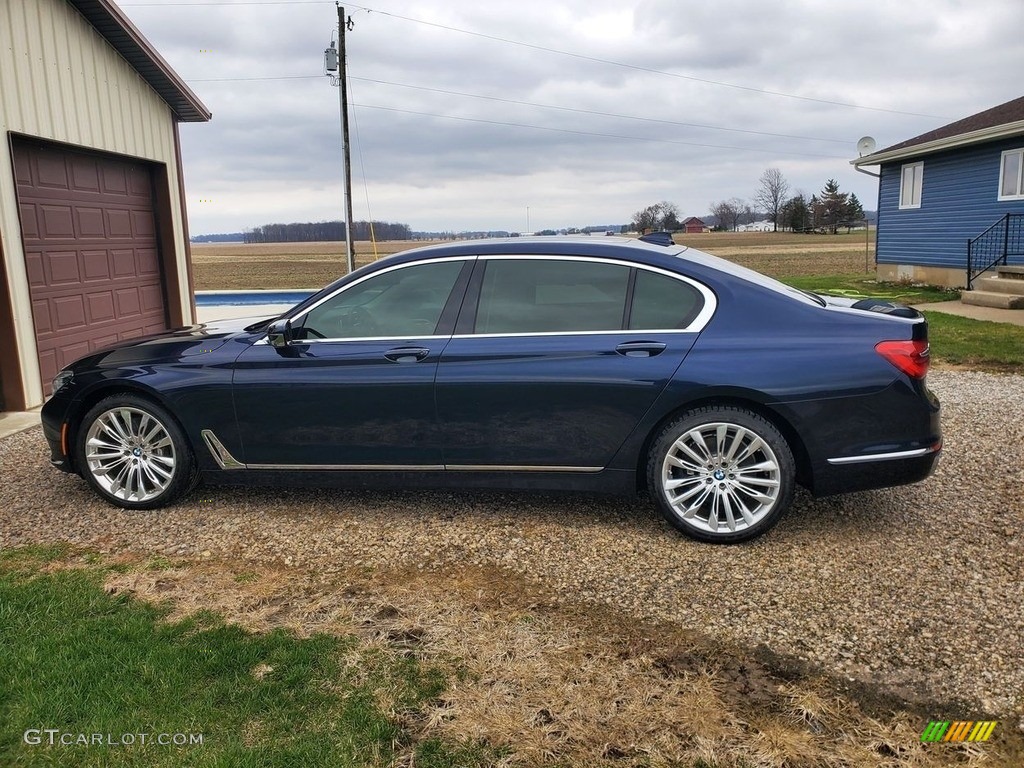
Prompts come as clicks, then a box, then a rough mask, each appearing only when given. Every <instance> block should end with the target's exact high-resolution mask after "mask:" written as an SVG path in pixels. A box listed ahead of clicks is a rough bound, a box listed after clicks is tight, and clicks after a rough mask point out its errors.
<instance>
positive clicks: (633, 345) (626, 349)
mask: <svg viewBox="0 0 1024 768" xmlns="http://www.w3.org/2000/svg"><path fill="white" fill-rule="evenodd" d="M667 346H668V345H667V344H662V343H661V342H660V341H627V342H624V343H622V344H619V346H617V347H616V348H615V351H616V352H618V353H619V354H620V355H623V356H624V357H654V356H655V355H660V354H661V353H662V352H664V351H665V347H667Z"/></svg>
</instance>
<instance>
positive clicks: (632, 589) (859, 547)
mask: <svg viewBox="0 0 1024 768" xmlns="http://www.w3.org/2000/svg"><path fill="white" fill-rule="evenodd" d="M929 383H930V386H931V387H932V388H933V389H934V390H935V391H936V393H937V394H938V395H939V397H940V399H941V400H942V405H943V431H944V435H945V441H946V442H945V451H944V453H943V457H942V460H941V462H940V464H939V467H938V469H937V471H936V473H935V474H934V476H933V477H931V478H929V479H928V480H927V481H925V482H923V483H919V484H916V485H912V486H904V487H901V488H893V489H886V490H880V491H869V492H865V493H858V494H850V495H846V496H837V497H831V498H825V499H813V498H811V497H810V496H809V495H808V494H805V493H798V495H797V497H796V500H795V503H794V506H793V508H792V509H791V511H790V512H789V514H788V515H787V516H786V517H785V518H784V519H783V520H782V521H781V522H780V523H779V525H778V526H777V527H776V528H775V529H774V530H773V531H772V532H770V533H769V534H768V535H766V536H765V537H762V538H761V539H758V540H756V541H755V542H752V543H750V544H746V545H740V546H732V547H719V546H711V545H707V544H700V543H697V542H693V541H690V540H689V539H686V538H684V537H682V536H681V535H679V534H678V533H676V532H675V531H674V529H672V528H671V527H670V526H669V525H668V524H666V523H664V522H662V521H661V520H660V519H659V518H658V517H657V515H656V513H655V512H654V510H653V506H652V505H651V504H650V503H649V501H648V500H646V499H620V498H605V497H599V496H590V495H571V494H546V495H539V494H531V493H499V492H477V491H472V492H470V491H467V492H446V491H401V492H395V491H337V490H329V491H325V490H297V489H280V490H278V489H244V488H214V487H200V488H199V489H197V490H196V491H195V492H194V493H193V494H192V495H190V496H189V497H188V498H187V499H185V500H183V501H182V502H180V503H179V504H177V505H175V506H173V507H171V508H169V509H163V510H159V511H155V512H129V511H125V510H120V509H117V508H114V507H111V506H109V505H107V504H105V503H104V502H102V501H100V500H99V499H98V498H97V497H96V496H94V495H93V493H92V492H91V491H90V490H89V488H88V487H87V486H86V484H85V482H84V481H83V480H81V479H80V478H77V477H73V476H68V475H64V474H62V473H60V472H57V471H56V470H54V469H52V468H50V466H49V464H48V461H47V450H46V447H45V443H44V441H43V437H42V432H41V430H39V429H38V428H37V429H33V430H29V431H27V432H23V433H20V434H17V435H14V436H12V437H9V438H6V439H4V440H0V510H3V512H2V514H0V547H14V546H19V545H23V544H28V543H35V542H52V541H58V540H62V541H67V542H71V543H73V544H77V545H85V546H89V547H93V548H95V549H97V550H98V551H100V552H103V553H112V552H119V551H131V552H136V553H144V554H161V555H164V556H174V557H178V556H187V557H202V558H209V557H215V558H220V557H240V558H243V559H249V560H252V561H265V562H274V563H277V564H279V565H288V566H293V567H300V568H309V569H312V570H316V571H320V572H324V573H330V572H332V571H338V570H341V568H342V567H345V568H348V567H351V566H352V565H356V566H360V567H364V568H366V569H370V570H371V571H372V570H373V569H408V568H410V567H412V568H417V569H423V570H425V571H430V570H438V571H447V570H451V569H453V568H458V567H459V566H461V565H463V564H474V565H488V566H496V567H499V568H503V569H506V570H507V571H508V572H511V573H515V574H518V575H521V576H523V577H526V578H527V579H529V580H532V581H534V582H536V583H538V584H540V585H543V586H544V587H545V588H546V589H548V590H550V591H552V592H553V593H556V595H557V598H558V599H559V600H560V601H563V602H569V601H573V602H584V603H588V602H589V603H595V604H596V603H600V604H606V605H611V606H614V607H615V608H617V609H619V610H621V611H623V612H625V613H626V614H631V615H634V616H636V617H639V618H646V619H653V620H656V621H664V622H670V623H674V624H678V625H680V626H685V627H689V628H692V629H697V630H700V631H702V632H704V633H706V634H708V635H710V636H712V637H720V638H723V639H727V640H729V641H733V642H738V643H740V644H742V645H746V646H749V647H754V646H759V645H765V646H767V647H769V648H770V649H772V650H773V651H776V652H779V653H782V654H787V655H792V656H795V657H798V658H800V659H804V660H806V661H809V662H812V663H815V664H819V665H821V666H822V667H823V668H824V669H825V670H827V671H829V672H831V673H833V674H837V675H840V676H843V677H846V678H849V679H851V680H859V681H864V682H869V683H879V684H883V685H885V686H887V687H889V688H891V689H892V690H894V691H895V692H897V693H901V694H904V695H907V696H910V697H912V698H926V699H930V700H934V699H936V698H941V699H946V700H949V699H956V700H960V701H965V702H969V703H973V704H975V705H976V706H979V707H982V708H983V709H984V711H985V712H987V713H989V714H990V715H993V716H995V715H1001V716H1004V717H1010V716H1013V720H1012V722H1015V721H1018V719H1019V718H1020V717H1021V715H1022V714H1024V695H1022V692H1024V664H1022V659H1024V581H1022V573H1024V568H1022V566H1024V534H1022V530H1024V501H1022V498H1024V497H1022V494H1021V489H1022V488H1024V376H1021V375H997V374H986V373H977V372H963V371H949V370H940V371H933V372H932V373H931V375H930V376H929ZM947 714H949V715H950V716H961V715H962V716H963V717H973V716H976V715H977V714H978V713H973V712H964V713H947ZM1020 722H1021V723H1022V724H1024V720H1021V721H1020Z"/></svg>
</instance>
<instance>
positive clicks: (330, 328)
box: [233, 257, 472, 469]
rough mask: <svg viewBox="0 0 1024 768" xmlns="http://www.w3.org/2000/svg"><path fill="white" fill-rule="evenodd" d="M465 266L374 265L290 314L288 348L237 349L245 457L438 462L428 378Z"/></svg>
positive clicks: (457, 261) (301, 463)
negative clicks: (374, 268)
mask: <svg viewBox="0 0 1024 768" xmlns="http://www.w3.org/2000/svg"><path fill="white" fill-rule="evenodd" d="M471 268H472V258H471V257H470V258H449V259H434V260H430V261H425V262H419V263H411V264H403V265H398V266H395V267H390V268H387V269H384V270H381V271H377V272H374V273H372V274H370V275H368V276H366V277H364V278H363V279H361V280H357V281H355V282H353V283H350V284H347V285H345V286H344V287H342V288H341V289H339V291H337V292H336V293H334V294H333V295H331V296H330V297H327V298H326V299H324V300H323V301H321V302H319V303H317V304H314V305H312V306H310V307H308V308H306V309H304V310H303V311H302V312H301V313H300V314H299V315H297V316H296V317H293V318H292V328H291V334H290V340H289V341H288V343H287V344H285V345H283V346H274V345H272V344H270V343H268V342H266V341H261V342H259V343H257V344H254V345H253V346H252V347H250V348H249V349H247V350H245V351H244V352H243V353H242V354H241V355H240V356H239V358H238V359H237V361H236V363H235V371H234V378H233V395H234V404H235V411H236V415H237V419H238V425H239V432H240V435H241V438H242V443H243V454H244V459H242V460H243V461H244V462H245V463H246V464H247V465H248V466H249V467H250V468H299V469H384V468H392V467H394V468H404V469H415V468H419V469H422V468H431V469H441V465H442V463H443V461H442V453H441V439H440V435H439V432H438V428H437V419H436V410H435V407H434V392H433V387H434V375H435V372H436V370H437V363H438V360H439V359H440V356H441V352H442V351H443V349H444V346H445V344H447V343H448V341H449V339H450V337H451V332H452V327H453V325H454V316H455V313H456V312H457V310H458V307H459V304H460V303H461V300H462V294H463V292H464V291H465V287H466V284H467V282H468V278H469V274H470V272H471ZM446 309H447V311H446Z"/></svg>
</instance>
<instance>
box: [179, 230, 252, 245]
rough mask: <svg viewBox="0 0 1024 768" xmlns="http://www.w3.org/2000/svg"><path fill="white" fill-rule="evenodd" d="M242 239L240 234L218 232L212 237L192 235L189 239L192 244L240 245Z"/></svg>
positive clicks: (243, 236)
mask: <svg viewBox="0 0 1024 768" xmlns="http://www.w3.org/2000/svg"><path fill="white" fill-rule="evenodd" d="M244 238H245V235H244V234H243V233H242V232H218V233H216V234H212V235H193V236H192V237H190V238H189V239H190V240H191V241H192V242H193V243H241V242H243V240H244Z"/></svg>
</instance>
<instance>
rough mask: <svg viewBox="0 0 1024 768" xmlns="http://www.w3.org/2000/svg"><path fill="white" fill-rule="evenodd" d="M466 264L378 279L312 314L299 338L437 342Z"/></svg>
mask: <svg viewBox="0 0 1024 768" xmlns="http://www.w3.org/2000/svg"><path fill="white" fill-rule="evenodd" d="M464 263H465V262H463V261H439V262H432V263H429V264H415V265H413V266H409V267H399V268H398V269H392V270H390V271H388V272H384V273H382V274H379V275H373V276H372V277H369V278H367V279H365V280H363V281H362V282H360V283H357V284H356V285H354V286H352V287H351V288H347V289H345V290H343V291H341V292H340V293H337V294H335V295H334V296H332V297H331V298H329V299H328V300H327V301H325V302H324V303H323V304H320V305H319V306H317V307H314V308H313V309H311V310H310V311H309V313H308V314H307V315H306V316H305V318H304V320H303V322H302V326H301V328H298V329H296V331H297V334H298V336H299V337H300V338H304V339H357V338H368V337H375V336H379V337H388V338H392V337H394V338H398V337H406V338H416V337H423V336H431V335H433V333H434V331H435V329H436V328H437V324H438V321H439V320H440V319H441V312H442V311H443V310H444V305H445V303H446V302H447V301H448V296H449V294H451V292H452V288H453V287H454V286H455V281H456V280H457V279H458V277H459V272H461V271H462V266H463V264H464Z"/></svg>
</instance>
